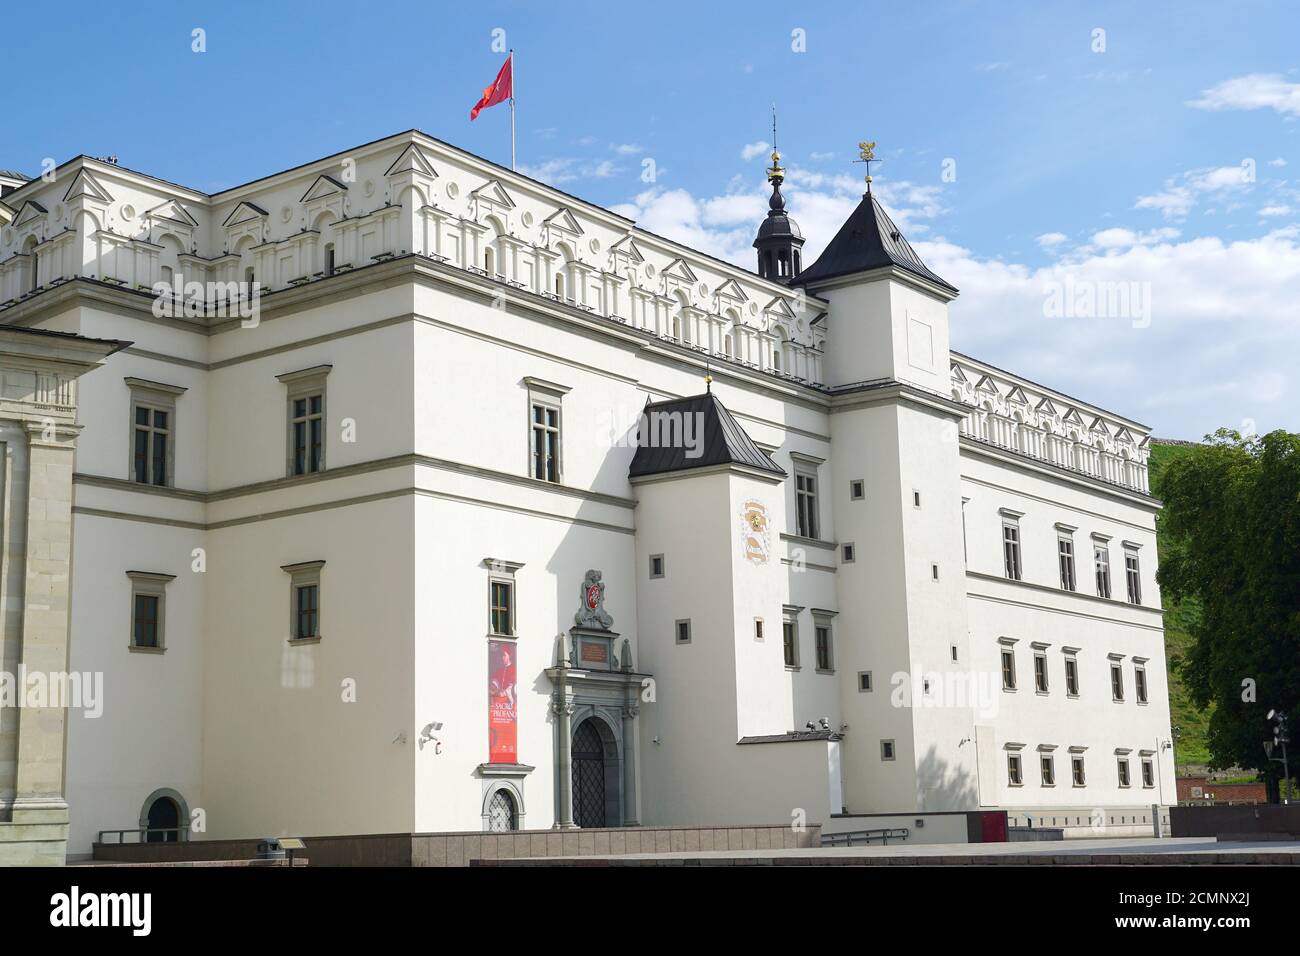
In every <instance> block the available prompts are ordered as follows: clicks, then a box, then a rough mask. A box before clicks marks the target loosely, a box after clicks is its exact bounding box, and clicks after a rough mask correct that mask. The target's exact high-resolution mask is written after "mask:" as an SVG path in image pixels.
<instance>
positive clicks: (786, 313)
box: [763, 295, 795, 319]
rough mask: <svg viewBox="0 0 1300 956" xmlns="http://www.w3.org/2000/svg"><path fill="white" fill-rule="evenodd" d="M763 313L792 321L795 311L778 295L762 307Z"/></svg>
mask: <svg viewBox="0 0 1300 956" xmlns="http://www.w3.org/2000/svg"><path fill="white" fill-rule="evenodd" d="M763 311H764V312H771V313H774V314H776V315H779V316H781V317H782V318H785V319H793V318H794V317H795V311H794V309H792V308H790V303H789V302H787V301H786V300H785V298H784V297H783V296H779V295H777V296H773V297H772V301H771V302H769V303H768V304H767V305H765V306H763Z"/></svg>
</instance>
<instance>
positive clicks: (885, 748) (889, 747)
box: [880, 740, 894, 760]
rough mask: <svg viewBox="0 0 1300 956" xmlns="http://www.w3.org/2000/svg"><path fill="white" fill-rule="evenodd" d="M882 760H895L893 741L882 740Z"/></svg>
mask: <svg viewBox="0 0 1300 956" xmlns="http://www.w3.org/2000/svg"><path fill="white" fill-rule="evenodd" d="M880 759H881V760H893V759H894V742H893V741H892V740H882V741H881V742H880Z"/></svg>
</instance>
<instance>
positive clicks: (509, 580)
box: [482, 558, 524, 640]
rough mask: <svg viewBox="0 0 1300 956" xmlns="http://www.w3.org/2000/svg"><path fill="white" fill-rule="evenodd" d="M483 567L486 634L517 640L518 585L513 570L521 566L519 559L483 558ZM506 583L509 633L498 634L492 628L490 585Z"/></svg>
mask: <svg viewBox="0 0 1300 956" xmlns="http://www.w3.org/2000/svg"><path fill="white" fill-rule="evenodd" d="M482 564H483V567H485V568H487V571H488V590H487V593H488V626H487V636H488V637H490V638H501V637H505V638H510V639H513V640H517V639H518V637H519V630H518V628H517V627H516V620H517V617H516V615H517V613H518V612H517V610H516V609H517V607H518V604H519V587H518V584H517V582H516V581H515V572H516V571H518V570H519V569H520V568H522V567H523V566H524V565H523V562H521V561H505V560H503V559H501V558H484V559H483V561H482ZM493 584H508V585H510V633H508V634H499V633H497V632H496V631H494V630H492V585H493Z"/></svg>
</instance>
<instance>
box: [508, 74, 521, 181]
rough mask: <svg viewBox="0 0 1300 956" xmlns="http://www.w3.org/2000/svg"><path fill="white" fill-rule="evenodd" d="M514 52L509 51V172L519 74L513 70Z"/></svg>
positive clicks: (512, 152)
mask: <svg viewBox="0 0 1300 956" xmlns="http://www.w3.org/2000/svg"><path fill="white" fill-rule="evenodd" d="M516 66H517V64H516V63H515V51H514V50H513V49H512V50H511V51H510V170H511V172H514V171H515V83H516V82H517V80H518V77H519V73H518V71H517V70H516V69H515V67H516Z"/></svg>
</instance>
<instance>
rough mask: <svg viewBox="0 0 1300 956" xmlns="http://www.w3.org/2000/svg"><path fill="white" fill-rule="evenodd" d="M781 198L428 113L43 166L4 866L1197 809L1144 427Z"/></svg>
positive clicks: (3, 433) (16, 552) (9, 314)
mask: <svg viewBox="0 0 1300 956" xmlns="http://www.w3.org/2000/svg"><path fill="white" fill-rule="evenodd" d="M782 178H783V173H782V170H781V169H780V164H779V157H774V159H773V167H772V169H770V170H769V179H770V180H771V182H772V201H771V211H770V212H769V214H768V216H767V218H766V219H765V220H764V221H763V223H762V224H761V227H760V230H759V234H758V238H757V240H756V241H755V243H754V245H755V248H756V250H757V266H758V269H757V271H755V272H751V271H747V270H745V269H742V268H738V267H736V266H734V265H731V264H729V263H726V262H722V261H719V260H717V259H714V258H712V257H710V256H708V255H706V254H704V253H700V252H697V251H695V250H692V249H689V248H686V247H684V246H681V245H678V244H676V243H674V242H672V241H671V240H668V239H665V238H663V237H661V236H657V235H654V234H652V233H649V232H646V231H644V230H641V229H638V228H637V226H636V224H635V223H634V222H632V221H630V220H628V219H625V218H623V217H622V216H619V215H616V214H614V213H612V212H610V211H608V210H606V209H603V208H600V207H598V206H595V205H592V204H590V203H587V202H584V201H583V200H581V199H578V198H576V197H573V196H570V195H567V194H565V193H562V192H560V191H558V190H556V189H553V188H550V187H548V186H545V185H543V184H541V183H539V182H536V181H534V180H532V179H529V178H527V177H525V176H523V175H519V174H517V173H514V172H512V171H510V170H508V169H504V168H502V167H500V166H497V165H495V164H493V163H490V162H487V161H486V160H483V159H480V158H479V157H477V156H474V155H471V154H469V153H466V152H464V151H462V150H460V149H457V148H455V147H453V146H450V145H448V144H446V143H443V142H440V141H438V140H436V139H433V138H432V137H430V136H427V135H425V134H424V133H421V132H417V131H410V132H404V133H399V134H396V135H393V136H389V137H387V138H385V139H381V140H378V141H376V142H373V143H369V144H366V145H364V146H359V147H357V148H356V149H352V150H349V151H347V152H345V153H340V154H337V155H334V156H329V157H326V158H323V159H318V160H314V161H312V162H308V163H305V164H304V165H301V166H297V167H295V168H293V169H288V170H285V171H283V172H279V173H276V174H274V175H271V176H267V177H265V178H263V179H259V180H257V181H255V182H251V183H247V184H245V185H242V186H238V187H235V188H233V189H228V190H225V191H223V192H220V193H216V194H208V193H204V192H200V191H198V190H195V189H190V188H187V187H184V186H179V185H175V184H173V183H170V182H166V181H163V180H160V179H157V178H154V177H152V176H149V175H146V174H143V173H138V172H133V171H131V170H129V169H126V168H124V167H122V166H118V165H116V164H115V163H112V162H105V161H100V160H96V159H92V158H89V157H87V156H79V157H77V158H75V159H72V160H70V161H68V162H66V163H64V164H63V165H61V166H59V167H58V168H57V169H54V170H51V171H50V172H48V173H47V174H46V175H45V176H43V177H40V178H36V179H32V180H30V181H29V180H27V179H25V178H24V177H21V176H16V175H10V174H3V175H0V188H2V189H3V190H4V195H3V206H0V442H2V443H3V449H4V451H3V454H4V469H3V473H2V474H0V481H2V493H3V515H2V518H3V524H2V533H3V547H2V548H0V607H2V608H3V614H0V624H2V626H3V671H4V672H5V674H6V675H8V676H7V678H6V683H5V684H4V685H3V688H0V689H3V690H4V692H5V694H6V696H5V698H4V706H3V708H0V860H8V861H23V860H26V861H42V862H61V861H62V860H64V859H65V858H66V857H71V858H82V857H85V856H87V855H88V854H89V853H90V851H91V845H92V843H93V842H94V841H96V840H97V839H98V838H99V835H100V834H101V832H103V831H119V830H125V831H130V832H129V834H128V835H127V840H128V842H129V841H130V840H132V839H137V838H139V837H138V836H137V831H141V830H145V831H148V832H147V833H145V834H144V837H145V838H147V839H175V838H176V836H177V834H178V833H179V834H180V836H181V838H182V839H184V838H192V839H199V838H214V839H215V838H227V837H228V838H235V837H238V838H245V837H262V836H274V835H301V836H323V835H331V834H373V833H420V832H432V831H476V830H493V829H509V828H519V829H529V830H537V829H546V828H550V827H573V826H578V827H601V826H629V825H637V824H639V825H665V824H682V825H689V824H700V825H715V826H722V825H725V824H740V823H746V824H755V823H774V824H780V823H782V822H786V823H789V822H791V821H798V820H806V821H807V822H809V823H830V822H832V821H834V820H843V819H846V818H847V817H848V815H868V814H887V813H899V814H915V813H920V812H940V811H970V810H978V809H981V808H985V809H994V808H1001V809H1008V810H1016V811H1028V812H1030V813H1043V812H1046V813H1051V812H1053V811H1061V812H1065V811H1072V812H1076V813H1082V814H1084V815H1085V817H1086V816H1087V815H1088V814H1089V813H1090V812H1092V811H1093V810H1094V808H1104V809H1106V810H1107V811H1113V810H1116V809H1118V810H1124V809H1128V810H1133V811H1136V810H1139V809H1143V808H1146V809H1149V808H1150V807H1151V805H1153V804H1162V805H1167V804H1169V803H1171V802H1173V801H1174V784H1173V773H1174V768H1173V760H1172V752H1171V750H1170V721H1169V704H1168V693H1167V686H1166V671H1165V656H1164V648H1163V630H1162V616H1161V608H1160V594H1159V591H1158V589H1157V586H1156V579H1155V572H1156V537H1155V517H1156V514H1157V512H1158V510H1159V502H1158V501H1156V500H1155V499H1153V498H1152V497H1151V495H1150V494H1149V491H1148V487H1147V470H1146V463H1147V453H1148V440H1149V439H1148V429H1147V428H1146V427H1145V426H1143V425H1141V424H1139V423H1137V422H1135V421H1133V420H1131V419H1129V418H1126V417H1124V416H1123V415H1120V414H1117V413H1115V412H1111V411H1107V410H1105V409H1103V408H1101V407H1098V406H1096V405H1093V404H1091V403H1089V402H1087V401H1084V400H1082V399H1079V398H1075V397H1072V396H1069V395H1065V394H1062V393H1060V392H1058V391H1055V390H1053V389H1051V388H1048V387H1046V386H1044V385H1040V384H1038V383H1036V382H1034V381H1031V380H1030V379H1029V378H1024V377H1021V376H1020V375H1018V374H1015V373H1012V372H1008V371H1005V370H1003V369H999V368H995V367H993V366H991V365H988V364H987V363H985V362H982V361H980V360H979V359H977V358H973V357H971V356H967V355H963V354H959V353H957V352H953V351H951V349H950V347H949V328H948V303H949V302H951V301H952V300H953V299H954V298H955V297H956V295H957V290H956V289H954V288H953V287H952V286H951V285H949V284H948V283H947V282H945V281H944V280H943V279H942V278H940V277H939V276H938V275H936V274H935V273H933V272H932V271H931V270H930V269H928V268H927V267H926V266H925V265H924V264H923V263H922V262H921V260H920V259H919V258H918V256H917V254H916V253H915V251H914V250H913V249H912V247H911V246H910V245H909V244H908V242H907V240H906V239H905V238H904V237H903V236H902V235H901V234H900V233H899V231H898V229H897V227H896V226H895V225H894V223H893V222H892V221H891V220H890V218H889V216H888V214H887V213H886V212H885V210H884V209H883V208H882V207H881V206H880V204H879V202H878V201H877V199H876V197H875V195H874V194H873V193H871V192H870V191H868V192H867V194H866V195H865V196H864V197H863V199H862V202H861V204H860V205H859V206H858V207H857V209H856V210H855V211H854V212H853V214H852V215H851V217H850V218H849V219H848V221H847V222H846V223H845V224H844V226H843V227H842V228H841V229H840V231H839V233H838V234H837V235H836V236H835V237H834V238H833V239H832V240H831V241H830V243H829V245H828V246H827V247H826V249H825V251H824V252H823V253H822V254H821V256H820V257H819V258H818V259H817V261H816V262H814V263H804V262H802V261H801V246H802V244H803V238H802V236H801V234H800V232H799V230H798V227H797V226H796V225H795V224H794V222H793V221H792V220H790V218H789V217H788V216H787V215H786V213H785V210H784V200H783V198H782V196H781V193H780V187H781V182H782ZM1031 372H1032V370H1031ZM56 691H57V692H60V693H62V696H61V697H60V696H59V693H56ZM42 694H44V696H42ZM1085 822H1086V821H1085ZM116 838H117V837H115V836H113V835H111V833H110V835H109V836H108V837H107V839H109V840H114V839H116Z"/></svg>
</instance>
